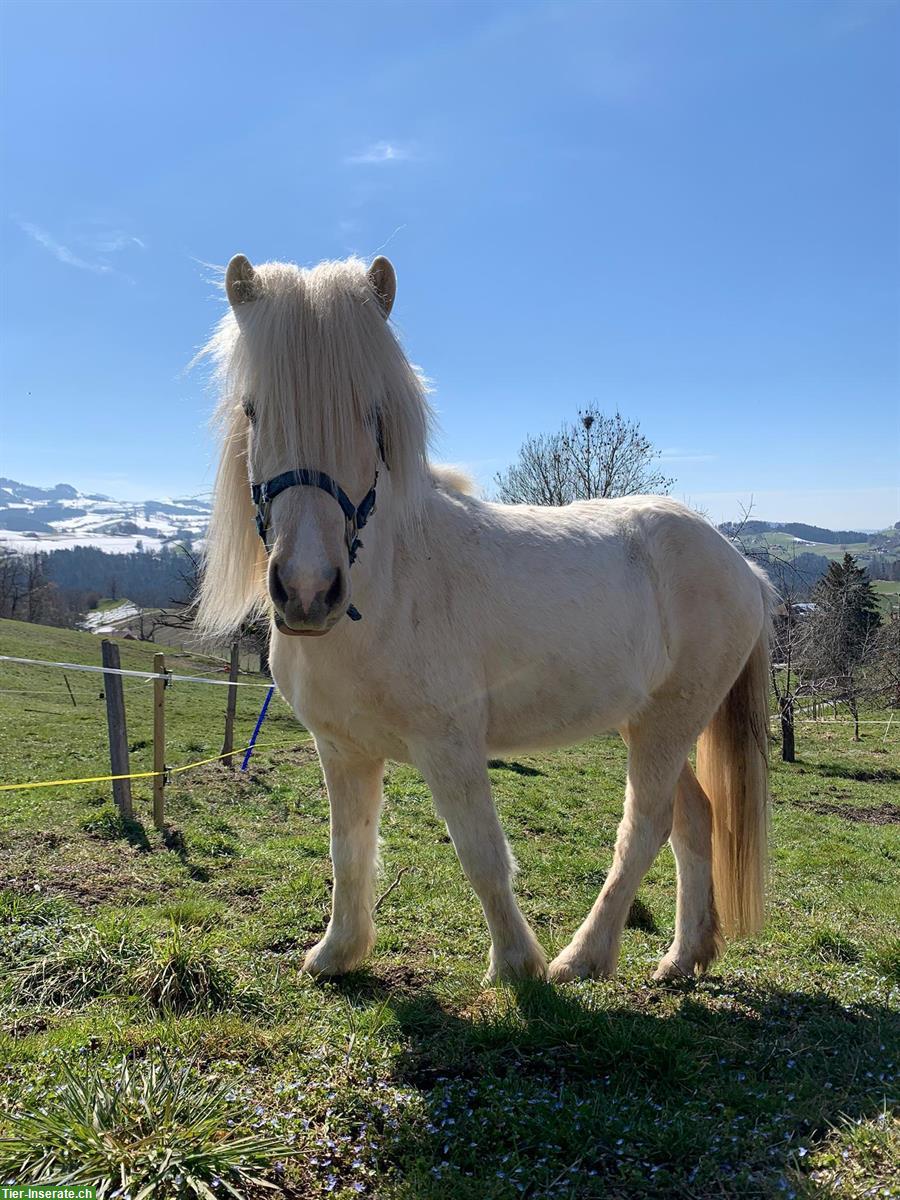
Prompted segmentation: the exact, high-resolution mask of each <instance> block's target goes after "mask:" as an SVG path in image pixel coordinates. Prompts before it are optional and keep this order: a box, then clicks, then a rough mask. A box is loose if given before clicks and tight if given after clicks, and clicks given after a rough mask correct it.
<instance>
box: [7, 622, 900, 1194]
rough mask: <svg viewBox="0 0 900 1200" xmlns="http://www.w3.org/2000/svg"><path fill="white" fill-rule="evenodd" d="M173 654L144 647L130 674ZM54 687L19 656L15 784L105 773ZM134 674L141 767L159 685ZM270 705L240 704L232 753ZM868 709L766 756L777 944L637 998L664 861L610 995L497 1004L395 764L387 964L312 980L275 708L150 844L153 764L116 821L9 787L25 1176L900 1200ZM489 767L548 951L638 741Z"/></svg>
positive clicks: (80, 805) (576, 896)
mask: <svg viewBox="0 0 900 1200" xmlns="http://www.w3.org/2000/svg"><path fill="white" fill-rule="evenodd" d="M154 649H155V648H154V647H153V646H147V645H143V644H138V643H132V642H123V643H122V644H121V655H122V665H123V666H124V667H126V668H134V669H141V670H145V669H148V668H149V667H150V664H151V662H152V656H153V653H154ZM0 653H3V654H13V655H20V656H27V657H33V658H41V659H56V660H65V661H69V662H88V663H93V664H96V663H99V643H98V640H97V639H96V638H93V637H91V636H90V635H86V634H80V633H74V632H69V631H62V630H56V629H47V628H42V627H39V626H34V625H25V624H20V623H17V622H11V621H2V622H0ZM169 659H170V661H169V665H170V667H171V668H172V669H173V670H175V671H178V672H183V673H185V674H190V673H201V672H202V673H209V674H210V675H211V677H213V678H222V677H223V676H222V665H221V664H220V663H217V662H215V661H214V660H210V659H206V658H202V657H199V656H195V657H189V656H186V657H176V656H175V655H174V654H170V656H169ZM243 678H245V679H247V680H248V681H256V682H260V681H259V680H258V679H256V677H252V676H245V677H243ZM68 679H69V683H70V685H71V687H72V690H73V693H74V696H75V703H74V704H73V703H72V700H71V698H70V696H69V694H68V691H67V689H66V687H65V682H64V680H63V679H62V678H61V672H56V671H51V670H46V669H32V668H27V667H18V666H13V665H10V664H6V663H0V782H2V783H7V782H17V781H23V782H24V781H30V780H41V779H59V778H72V777H77V776H85V775H93V774H103V773H106V771H107V769H108V768H107V763H108V760H107V758H106V734H105V723H104V722H105V718H104V706H103V701H102V700H101V699H100V692H101V677H100V676H92V675H86V674H76V673H74V672H73V673H70V674H69V675H68ZM225 691H226V689H224V688H218V687H210V686H193V685H189V684H175V685H173V686H172V688H171V689H169V692H168V695H167V710H168V729H169V753H168V759H169V762H170V764H171V765H177V764H181V763H188V762H191V761H193V760H195V759H200V758H204V757H207V756H209V755H213V754H216V753H218V751H219V749H220V744H221V737H222V721H223V715H224V707H225ZM125 692H126V705H127V711H128V719H129V739H130V742H131V745H132V761H133V763H134V769H135V770H141V769H147V768H148V767H149V764H150V753H151V751H150V736H151V695H152V687H151V685H149V684H147V683H145V682H143V681H142V680H127V681H126V683H125ZM263 695H264V692H263V691H262V689H258V688H244V689H240V694H239V696H238V730H239V733H238V745H243V744H244V739H245V738H246V736H247V735H248V734H249V732H250V730H251V729H252V726H253V722H254V719H255V717H256V713H257V711H258V708H259V704H260V702H261V699H262V696H263ZM868 715H869V716H870V717H871V719H872V721H873V722H874V721H876V720H884V719H886V714H868ZM863 728H864V731H865V735H864V738H863V741H862V742H861V743H860V744H854V743H853V742H852V740H851V734H852V730H851V727H850V726H849V725H845V724H834V723H827V724H825V723H823V724H820V725H802V726H801V727H800V728H799V730H798V738H797V751H798V756H797V762H796V763H794V764H790V765H788V764H782V763H781V762H780V761H777V756H776V761H774V763H773V809H772V869H771V904H770V917H769V921H768V924H767V927H766V930H765V932H764V934H763V935H762V936H761V937H759V938H758V939H756V940H754V941H749V942H745V943H739V944H735V945H732V946H730V947H729V949H728V951H727V953H726V955H725V957H724V958H723V959H722V960H721V961H720V962H718V963H717V964H715V966H714V969H713V970H712V971H711V972H710V974H709V975H708V976H707V977H705V978H703V979H700V980H697V981H695V982H688V983H685V984H683V985H680V986H675V987H663V986H659V985H653V984H651V983H650V982H649V977H650V974H651V972H652V970H653V967H654V965H655V963H656V962H657V961H658V959H659V958H660V957H661V955H662V954H663V953H664V951H665V949H666V947H667V945H668V943H669V941H670V939H671V936H672V927H673V921H674V897H675V892H674V863H673V859H672V855H671V853H670V851H669V850H668V848H666V849H664V850H663V852H662V853H661V854H660V856H659V859H658V860H657V863H656V864H655V866H654V867H653V869H652V870H651V872H650V874H649V875H648V877H647V879H646V881H645V883H644V885H643V886H642V888H641V892H640V894H639V902H638V903H637V904H636V905H635V906H634V908H633V910H632V915H631V919H630V922H629V928H628V930H627V931H626V935H625V939H624V945H623V953H622V961H621V969H620V973H619V976H618V978H617V979H616V980H615V981H601V980H596V981H589V982H584V983H578V984H569V985H565V986H562V987H550V986H547V985H541V984H531V985H529V986H523V987H519V988H508V987H500V988H484V987H483V986H482V983H481V979H482V974H483V971H484V968H485V964H486V956H487V950H488V939H487V934H486V931H485V929H484V925H483V921H482V918H481V914H480V911H479V908H478V905H477V902H476V901H475V899H474V897H473V895H472V893H471V891H470V889H469V887H468V885H467V884H466V882H465V880H464V878H463V877H462V873H461V871H460V868H459V865H458V863H457V861H456V859H455V856H454V853H453V848H452V846H451V845H450V843H449V839H448V837H447V833H446V830H445V829H444V827H443V825H442V823H441V822H440V821H439V820H438V818H437V817H436V816H435V814H434V811H433V808H432V805H431V801H430V797H429V796H428V793H427V791H426V789H425V787H424V786H423V783H422V781H421V779H420V777H419V776H418V775H417V773H416V772H415V771H413V770H412V769H411V768H409V767H407V766H403V765H396V764H391V765H390V766H389V769H388V772H387V780H386V804H385V811H384V819H383V828H382V834H383V848H382V868H381V871H382V879H381V883H380V888H379V890H380V893H381V895H382V897H383V899H382V902H381V904H380V907H379V911H378V925H379V936H378V942H377V945H376V949H375V952H374V955H373V957H372V959H371V961H370V963H369V964H368V965H367V966H366V967H365V968H364V969H363V970H360V971H358V972H356V973H354V974H353V975H352V976H350V977H348V978H347V979H345V980H342V981H340V982H337V983H324V984H323V983H316V982H314V981H312V980H310V979H309V978H307V977H305V976H303V975H302V974H300V971H299V966H300V963H301V962H302V959H303V955H304V953H305V950H306V949H307V948H308V947H309V946H310V945H312V944H313V943H314V942H315V941H316V940H317V939H318V938H319V937H320V935H321V933H322V930H323V928H324V924H325V921H326V919H327V913H328V908H329V894H330V886H331V885H330V869H329V863H328V812H327V798H326V795H325V792H324V787H323V784H322V780H321V775H320V772H319V768H318V765H317V762H316V761H315V758H314V755H313V753H312V748H311V744H310V741H309V738H308V736H307V735H306V734H305V733H304V731H303V730H302V729H300V728H299V727H298V726H297V724H296V723H295V722H294V720H293V718H292V717H291V715H290V713H289V711H288V709H287V707H286V706H285V705H284V704H283V702H281V701H280V700H277V701H276V702H273V708H272V714H271V718H270V720H268V721H267V725H266V728H265V730H264V734H263V737H262V739H261V741H262V743H263V749H262V750H261V752H260V753H259V755H258V756H257V757H256V758H255V759H254V760H253V763H252V766H251V769H250V770H249V771H248V772H247V774H244V775H242V774H241V773H240V772H237V771H229V770H226V769H224V768H223V767H221V766H219V765H215V764H213V765H209V766H205V767H201V768H199V769H198V770H196V771H192V772H188V773H185V774H183V775H181V776H179V777H177V778H176V779H175V780H174V781H173V782H172V784H171V785H170V787H169V788H168V794H167V803H168V817H169V826H168V828H167V829H166V830H165V832H164V833H158V832H157V831H155V830H154V829H153V826H152V823H151V821H150V819H149V814H150V789H149V787H148V786H145V782H146V781H139V782H138V784H137V786H136V787H135V789H134V790H135V798H136V815H137V819H136V820H135V822H134V823H133V824H128V825H126V824H123V823H122V822H121V821H120V820H119V819H118V817H117V814H116V812H115V810H114V809H113V807H112V804H111V800H110V791H109V786H108V785H105V784H88V785H81V786H60V787H54V788H48V789H34V790H12V791H7V792H2V793H0V844H2V848H3V858H2V868H0V954H2V959H3V970H2V975H0V1021H2V1023H0V1028H2V1033H0V1039H2V1047H0V1051H2V1062H3V1070H2V1080H0V1171H2V1172H3V1178H4V1180H16V1181H18V1182H37V1181H38V1180H39V1179H51V1178H56V1177H57V1176H54V1174H53V1172H54V1171H57V1173H59V1172H60V1171H62V1170H63V1167H61V1166H60V1165H59V1164H60V1163H66V1162H68V1163H69V1164H73V1163H74V1164H75V1165H74V1166H71V1171H70V1174H71V1172H74V1175H73V1176H72V1177H73V1178H77V1179H79V1180H80V1181H84V1182H93V1181H94V1180H96V1179H98V1178H109V1179H112V1170H113V1168H112V1167H110V1166H108V1165H104V1164H110V1163H115V1164H117V1166H116V1170H117V1171H118V1172H119V1174H117V1175H116V1176H115V1179H114V1180H113V1181H112V1182H110V1183H109V1186H108V1194H109V1195H113V1194H114V1193H116V1191H117V1189H119V1188H122V1191H121V1193H120V1194H121V1196H122V1197H123V1200H124V1196H125V1195H126V1194H127V1195H130V1196H131V1197H132V1200H137V1196H138V1195H139V1194H140V1187H141V1185H142V1181H143V1185H146V1181H147V1180H148V1179H149V1180H151V1183H150V1184H149V1185H147V1186H149V1187H150V1189H151V1190H150V1191H149V1192H148V1193H146V1194H147V1195H150V1196H160V1197H170V1196H171V1197H180V1196H204V1197H205V1200H209V1197H215V1196H224V1195H227V1194H235V1195H238V1196H248V1197H256V1196H262V1195H266V1194H267V1195H276V1196H277V1195H283V1196H287V1197H293V1198H296V1200H301V1198H302V1200H307V1198H309V1200H318V1198H321V1197H327V1196H331V1197H341V1198H343V1200H347V1198H349V1197H355V1196H368V1197H378V1198H380V1200H486V1198H490V1200H513V1198H515V1197H531V1198H533V1200H538V1198H544V1197H572V1198H575V1197H589V1198H598V1200H599V1198H600V1197H644V1196H652V1197H672V1196H678V1197H682V1196H684V1197H738V1196H740V1197H769V1196H771V1197H776V1196H778V1197H790V1196H795V1197H814V1196H815V1197H818V1196H835V1197H837V1196H840V1197H864V1196H892V1195H897V1194H898V1191H897V1180H898V1171H900V1137H898V1124H897V1121H896V1104H897V1099H898V1091H900V1082H898V1059H900V1011H898V1010H900V1003H898V1002H900V938H898V930H900V887H898V883H900V753H898V751H900V728H897V726H896V722H895V724H894V727H893V730H892V733H890V734H889V735H888V739H887V740H884V734H885V730H886V725H884V724H877V725H876V724H871V725H866V726H864V727H863ZM491 775H492V779H493V782H494V788H495V794H496V798H497V804H498V806H499V809H500V813H501V816H502V819H503V822H504V825H505V827H506V829H507V831H508V833H509V835H510V839H511V842H512V845H513V848H514V850H515V853H516V856H517V859H518V862H519V866H520V873H519V877H518V883H517V891H518V895H519V898H520V901H521V904H522V907H523V909H524V911H525V912H526V914H527V916H528V918H529V920H530V922H531V923H532V925H533V927H534V929H535V931H536V932H537V934H538V936H539V938H540V939H541V941H542V942H543V944H544V946H545V949H547V951H548V952H549V953H550V954H553V953H555V952H556V951H557V950H558V949H560V948H561V947H562V946H563V945H565V944H566V942H567V940H568V938H569V937H570V936H571V934H572V932H573V930H574V929H575V927H576V926H577V924H578V923H579V922H580V921H581V919H582V918H583V916H584V915H585V913H586V911H587V909H588V908H589V906H590V904H591V903H592V901H593V899H594V897H595V896H596V893H597V891H598V889H599V887H600V885H601V883H602V881H603V878H604V873H605V871H606V869H607V868H608V866H609V863H610V860H611V853H612V846H613V841H614V837H615V830H616V825H617V821H618V818H619V815H620V812H621V803H622V794H623V788H624V779H625V754H624V750H623V747H622V745H621V744H620V742H619V741H618V740H617V739H616V738H613V737H609V738H597V739H593V740H591V741H589V742H586V743H584V744H582V745H579V746H576V747H573V748H571V749H568V750H562V751H558V752H555V753H542V754H534V755H528V756H523V757H521V758H518V759H516V760H511V761H502V762H496V763H494V764H492V766H491ZM142 1098H143V1099H142ZM204 1114H205V1116H204ZM67 1155H68V1158H66V1156H67ZM154 1156H155V1157H154ZM167 1156H168V1157H167ZM151 1158H152V1164H155V1165H151V1166H147V1165H146V1163H149V1162H150V1161H151ZM122 1163H124V1164H126V1165H125V1166H122V1165H121V1164H122ZM54 1164H55V1165H54ZM98 1164H100V1165H98ZM135 1164H137V1165H135ZM66 1169H68V1168H66ZM103 1171H106V1172H107V1175H106V1176H104V1175H103ZM154 1171H155V1172H156V1174H155V1175H153V1174H152V1172H154ZM79 1172H80V1174H79ZM91 1172H93V1174H91ZM122 1172H124V1174H122ZM141 1172H143V1173H141ZM154 1181H155V1182H154ZM263 1183H267V1184H269V1185H272V1188H274V1190H271V1188H270V1189H269V1190H266V1189H265V1188H264V1187H263ZM229 1188H233V1193H229V1190H228V1189H229ZM204 1189H205V1190H204Z"/></svg>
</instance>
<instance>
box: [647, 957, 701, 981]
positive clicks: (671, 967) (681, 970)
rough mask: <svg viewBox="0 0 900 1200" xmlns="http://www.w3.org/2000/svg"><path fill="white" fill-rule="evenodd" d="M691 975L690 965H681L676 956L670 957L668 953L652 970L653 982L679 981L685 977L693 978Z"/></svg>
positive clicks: (692, 970) (692, 974)
mask: <svg viewBox="0 0 900 1200" xmlns="http://www.w3.org/2000/svg"><path fill="white" fill-rule="evenodd" d="M693 977H694V969H693V966H692V965H690V964H688V965H684V966H682V964H681V963H680V962H679V961H678V959H677V958H670V957H669V955H668V954H667V955H666V957H665V958H664V959H663V960H662V962H661V963H660V964H659V966H658V967H657V968H656V970H655V971H654V972H653V981H654V983H679V982H682V981H683V980H685V979H693Z"/></svg>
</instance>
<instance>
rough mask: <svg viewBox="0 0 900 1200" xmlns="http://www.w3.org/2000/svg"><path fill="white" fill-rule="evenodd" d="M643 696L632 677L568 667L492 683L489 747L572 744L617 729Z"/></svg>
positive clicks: (506, 749) (519, 748)
mask: <svg viewBox="0 0 900 1200" xmlns="http://www.w3.org/2000/svg"><path fill="white" fill-rule="evenodd" d="M646 698H647V693H646V690H645V689H644V688H643V687H641V686H639V684H638V683H637V682H636V681H635V680H625V679H621V680H615V681H612V680H609V679H607V680H604V679H602V678H598V677H596V676H594V675H593V674H590V673H584V674H578V673H575V672H572V671H563V672H559V673H555V674H549V675H547V676H545V677H544V678H543V679H541V680H532V681H529V680H526V679H522V680H521V681H519V683H518V684H513V683H505V684H503V685H501V686H496V687H492V688H491V690H490V692H489V709H488V712H489V716H488V727H487V743H488V749H489V752H490V753H501V752H502V753H510V752H512V751H522V750H527V749H529V748H539V747H545V746H546V747H550V746H565V745H571V744H572V743H573V742H578V741H582V740H583V739H584V738H587V737H591V736H593V735H594V734H597V733H602V732H605V731H606V730H610V729H618V728H619V726H621V725H623V724H624V723H625V722H626V721H627V720H628V718H629V717H630V716H632V715H633V714H634V712H635V711H636V710H637V709H638V708H640V707H641V705H642V704H643V703H644V702H645V701H646Z"/></svg>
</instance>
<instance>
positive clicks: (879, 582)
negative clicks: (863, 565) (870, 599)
mask: <svg viewBox="0 0 900 1200" xmlns="http://www.w3.org/2000/svg"><path fill="white" fill-rule="evenodd" d="M872 587H873V588H874V589H875V591H876V592H877V593H878V602H879V604H880V605H881V611H882V612H883V613H888V612H890V611H891V609H894V610H896V609H897V608H898V606H900V581H898V580H895V579H874V580H873V581H872Z"/></svg>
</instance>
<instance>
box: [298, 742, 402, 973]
mask: <svg viewBox="0 0 900 1200" xmlns="http://www.w3.org/2000/svg"><path fill="white" fill-rule="evenodd" d="M316 747H317V749H318V751H319V758H320V760H321V763H322V769H323V770H324V772H325V783H326V785H327V787H328V800H329V803H330V805H331V862H332V865H333V868H334V895H333V897H332V907H331V920H330V921H329V922H328V928H327V930H326V931H325V936H324V937H323V938H322V940H321V941H320V942H319V943H318V944H317V945H315V946H313V948H312V949H311V950H310V951H309V953H308V954H307V956H306V961H305V962H304V964H303V969H304V970H305V971H309V972H310V973H311V974H313V975H342V974H343V973H344V972H345V971H351V970H352V969H353V968H354V967H356V966H358V965H359V963H360V962H362V960H363V959H364V958H365V957H366V955H367V954H368V953H369V951H370V950H371V949H372V946H373V944H374V942H375V923H374V921H373V920H372V905H373V900H374V888H375V862H376V857H377V852H378V817H379V814H380V812H381V798H382V780H383V776H384V762H383V760H381V759H370V758H363V757H359V756H356V755H354V754H350V753H347V752H346V751H344V750H339V749H338V748H337V747H336V746H334V745H332V744H330V743H329V742H326V741H325V740H324V739H321V740H320V741H317V743H316Z"/></svg>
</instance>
